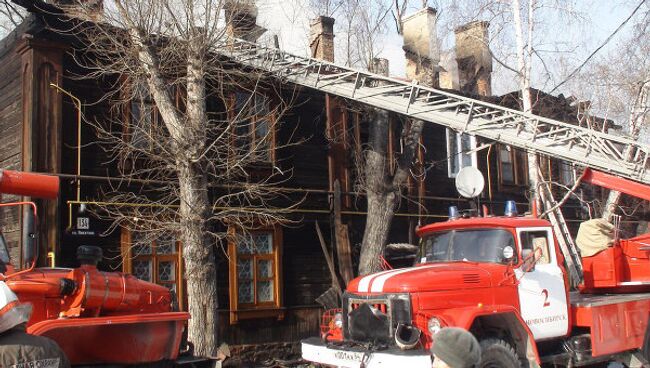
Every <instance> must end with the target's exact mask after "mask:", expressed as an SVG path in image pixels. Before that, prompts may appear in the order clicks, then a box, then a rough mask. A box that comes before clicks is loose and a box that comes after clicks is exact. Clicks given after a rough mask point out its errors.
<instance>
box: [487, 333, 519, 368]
mask: <svg viewBox="0 0 650 368" xmlns="http://www.w3.org/2000/svg"><path fill="white" fill-rule="evenodd" d="M478 367H479V368H520V367H521V364H520V363H519V357H518V356H517V352H516V351H515V349H514V348H513V347H512V346H511V345H510V344H509V343H508V342H506V341H504V340H502V339H496V338H490V339H485V340H481V361H480V362H479V364H478Z"/></svg>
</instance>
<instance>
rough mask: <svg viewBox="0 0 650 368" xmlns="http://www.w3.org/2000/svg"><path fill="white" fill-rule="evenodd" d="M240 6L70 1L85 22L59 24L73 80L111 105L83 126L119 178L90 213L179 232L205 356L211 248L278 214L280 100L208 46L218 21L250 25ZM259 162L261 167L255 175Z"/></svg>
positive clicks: (218, 43) (221, 31)
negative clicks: (100, 88)
mask: <svg viewBox="0 0 650 368" xmlns="http://www.w3.org/2000/svg"><path fill="white" fill-rule="evenodd" d="M251 6H253V5H252V3H251V2H248V1H247V2H244V1H229V2H222V1H213V0H140V1H124V0H114V1H105V2H104V9H103V11H101V9H99V10H98V8H96V7H93V6H89V5H88V4H87V3H86V2H84V1H79V2H78V3H77V4H74V5H71V6H70V7H66V8H65V10H66V11H67V12H68V14H70V15H71V16H73V17H75V19H79V18H85V19H89V20H92V21H93V22H82V23H79V22H78V21H74V20H73V21H70V22H69V24H67V26H66V25H64V26H63V27H62V29H60V30H59V31H61V32H66V33H71V34H73V35H75V36H76V37H77V40H78V44H77V45H76V48H75V50H74V56H75V59H76V60H77V62H78V63H79V64H80V65H81V66H83V67H84V68H86V70H87V73H86V74H85V75H84V76H83V78H87V79H92V80H101V81H104V82H105V83H112V85H111V87H112V88H111V89H110V91H107V92H106V94H105V95H103V96H102V100H101V101H98V103H101V102H105V103H110V105H111V108H112V110H111V114H110V116H107V117H103V118H102V119H100V120H97V121H88V123H90V124H93V125H94V126H95V127H96V128H97V132H98V135H99V137H100V139H101V143H102V145H101V146H102V147H104V149H105V150H106V151H107V152H108V155H109V157H110V158H111V162H110V163H111V164H112V165H113V166H114V167H116V169H117V170H118V172H119V173H120V175H122V176H123V177H124V178H125V180H124V183H122V184H121V185H117V186H113V187H110V188H105V193H104V195H105V196H106V197H107V198H109V200H108V201H107V202H109V203H107V204H105V205H103V206H102V207H101V208H99V209H98V210H97V213H98V214H100V215H102V216H104V217H106V218H110V219H112V220H113V227H114V228H117V227H123V228H127V229H132V230H137V231H140V232H144V233H145V234H150V235H151V236H153V234H156V233H160V232H166V233H170V232H171V233H174V234H177V235H178V237H179V240H180V241H181V243H182V248H183V250H182V253H183V260H184V269H185V277H186V280H187V296H188V306H189V312H190V314H191V316H192V318H191V319H190V321H189V329H188V331H189V339H190V341H192V343H193V344H194V348H195V354H197V355H201V356H215V355H216V348H217V346H218V338H217V330H218V328H217V327H218V324H217V309H218V308H219V304H218V300H217V279H216V269H215V267H216V266H215V251H217V250H218V249H219V246H220V245H221V246H223V245H224V244H226V243H227V242H228V241H233V236H234V235H233V233H232V232H229V231H228V229H236V230H237V231H239V230H241V231H242V232H245V231H246V230H247V229H252V228H254V227H256V226H268V225H270V224H274V223H277V222H279V221H283V213H284V212H283V210H282V209H278V208H273V206H272V205H271V203H272V201H273V199H274V198H275V197H276V196H277V195H278V192H277V191H276V190H275V189H274V188H273V187H274V185H273V184H275V182H276V181H277V180H284V179H286V177H284V176H283V173H282V170H280V169H279V168H278V167H276V166H275V165H274V160H273V154H274V148H277V147H274V144H273V138H274V133H273V132H274V129H275V128H276V127H275V125H276V124H278V121H279V119H280V118H281V115H282V113H283V111H284V110H285V109H286V107H287V103H285V101H284V100H282V99H281V95H282V93H281V92H280V91H279V90H278V89H276V86H275V85H274V84H273V83H271V82H270V81H269V80H267V79H266V77H265V76H264V75H262V74H260V73H258V72H256V71H254V70H242V69H241V68H240V67H238V66H236V65H233V64H231V63H229V62H228V61H227V60H225V59H222V58H220V57H219V55H218V54H217V53H215V52H214V51H215V48H218V47H227V45H228V41H227V40H228V39H227V33H226V30H227V28H228V27H227V25H226V24H225V23H224V20H227V21H229V22H230V23H228V24H229V25H230V26H232V27H235V28H237V29H238V27H249V28H248V31H247V32H248V33H247V34H244V35H243V36H244V37H246V36H250V37H253V36H252V33H254V32H258V29H257V28H256V27H254V26H253V25H251V24H250V22H249V21H250V19H249V18H247V17H246V16H245V15H246V14H250V12H251V11H254V9H251V8H250V7H251ZM224 10H225V14H226V16H225V18H224V16H223V15H224ZM240 15H243V16H242V17H241V19H239V16H240ZM239 21H241V22H242V23H241V24H238V23H237V22H239ZM272 101H273V103H271V102H272ZM215 105H216V106H215ZM208 106H212V107H210V108H208ZM256 165H257V166H256ZM259 165H262V166H263V168H264V170H263V171H262V172H264V173H266V174H263V175H259V174H257V175H256V174H254V171H252V170H253V169H254V168H255V167H259ZM129 180H135V181H134V182H136V183H143V182H144V183H147V184H149V185H145V186H143V185H134V184H133V183H130V184H129ZM111 203H115V204H111ZM285 210H286V209H285ZM289 210H290V209H289ZM237 236H239V235H237Z"/></svg>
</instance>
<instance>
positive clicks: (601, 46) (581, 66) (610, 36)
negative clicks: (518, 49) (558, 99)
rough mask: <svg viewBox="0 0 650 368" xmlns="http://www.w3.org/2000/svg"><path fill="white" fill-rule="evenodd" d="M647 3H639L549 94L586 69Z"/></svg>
mask: <svg viewBox="0 0 650 368" xmlns="http://www.w3.org/2000/svg"><path fill="white" fill-rule="evenodd" d="M645 2H646V0H641V2H640V3H639V5H637V7H636V8H635V9H634V11H632V14H630V16H629V17H627V18H626V19H625V20H624V21H623V23H621V24H620V25H619V26H618V27H617V28H616V29H615V30H614V32H612V33H611V34H610V35H609V36H608V37H607V38H606V39H605V41H604V42H603V43H602V44H601V45H600V46H598V48H596V49H595V50H594V51H593V52H592V53H591V54H590V55H589V56H588V57H587V58H586V59H585V61H583V62H582V64H580V66H578V67H577V68H575V69H574V70H573V71H572V72H571V74H569V75H568V76H567V77H566V78H565V79H564V80H563V81H562V82H561V83H560V84H558V85H556V86H555V87H553V89H552V90H551V91H550V92H549V93H553V92H554V91H555V90H557V89H558V88H560V87H561V86H563V85H564V84H565V83H566V82H568V81H569V79H571V78H573V77H574V76H575V75H576V74H577V73H578V72H579V71H580V69H582V68H583V67H584V66H585V65H586V64H587V63H588V62H589V60H591V58H593V57H594V56H596V54H597V53H598V51H600V50H601V49H602V48H603V47H605V45H607V44H608V43H609V41H611V40H612V38H614V36H615V35H616V34H617V33H618V32H619V31H620V30H621V29H623V27H625V25H626V24H627V22H629V21H630V19H632V17H634V14H636V13H637V12H638V11H639V9H641V5H643V4H644V3H645Z"/></svg>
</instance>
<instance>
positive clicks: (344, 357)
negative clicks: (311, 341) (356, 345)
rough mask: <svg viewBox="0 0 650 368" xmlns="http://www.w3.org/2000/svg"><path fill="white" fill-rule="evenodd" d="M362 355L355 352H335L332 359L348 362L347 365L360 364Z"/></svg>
mask: <svg viewBox="0 0 650 368" xmlns="http://www.w3.org/2000/svg"><path fill="white" fill-rule="evenodd" d="M363 355H364V354H363V353H359V352H355V351H341V350H339V351H335V352H334V358H336V359H338V360H339V361H344V362H349V363H361V361H362V360H363Z"/></svg>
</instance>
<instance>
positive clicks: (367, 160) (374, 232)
mask: <svg viewBox="0 0 650 368" xmlns="http://www.w3.org/2000/svg"><path fill="white" fill-rule="evenodd" d="M368 124H369V138H368V140H369V142H368V147H367V149H366V150H365V151H364V153H363V155H364V160H363V169H362V170H361V173H360V174H361V175H362V179H363V181H364V182H363V187H364V189H365V193H366V198H367V202H368V214H367V216H366V226H365V229H364V232H363V240H362V242H361V257H360V259H359V274H360V275H367V274H369V273H373V272H377V271H379V270H380V269H381V260H380V257H379V256H380V255H381V254H383V252H384V248H385V246H386V243H387V240H388V234H389V232H390V226H391V223H392V221H393V217H394V215H395V209H396V208H397V205H398V203H399V201H400V199H401V197H402V191H403V189H404V187H405V184H406V183H407V180H408V177H409V175H411V173H410V168H411V166H412V163H413V159H414V158H415V154H416V152H417V148H418V144H419V141H420V137H421V136H422V128H423V125H424V123H423V122H422V121H421V120H412V121H403V122H402V130H401V140H402V142H403V145H404V148H403V151H402V152H401V153H400V154H399V155H398V156H397V158H396V159H395V160H396V167H395V172H394V173H393V174H391V172H390V169H389V168H390V161H389V160H392V159H393V158H392V157H388V155H387V147H388V136H389V129H390V116H389V113H388V112H386V111H382V110H379V109H371V110H370V111H369V121H368Z"/></svg>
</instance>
